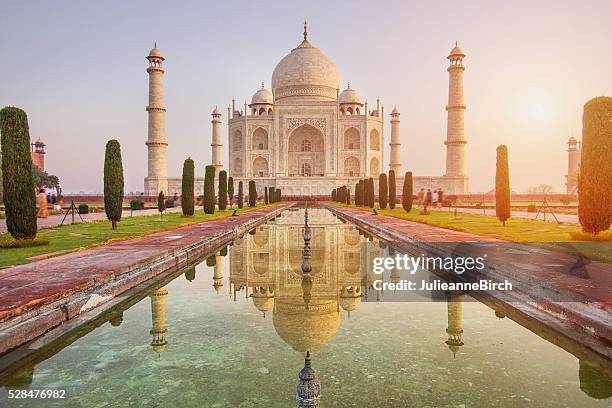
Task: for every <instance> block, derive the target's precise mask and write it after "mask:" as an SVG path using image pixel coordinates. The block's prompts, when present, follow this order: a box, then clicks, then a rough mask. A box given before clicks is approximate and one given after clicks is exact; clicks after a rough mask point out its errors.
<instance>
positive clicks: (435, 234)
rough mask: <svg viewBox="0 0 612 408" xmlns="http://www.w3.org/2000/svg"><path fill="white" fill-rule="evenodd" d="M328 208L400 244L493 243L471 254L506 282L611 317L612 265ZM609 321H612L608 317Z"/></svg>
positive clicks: (365, 212)
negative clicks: (576, 301)
mask: <svg viewBox="0 0 612 408" xmlns="http://www.w3.org/2000/svg"><path fill="white" fill-rule="evenodd" d="M324 206H329V207H332V206H333V207H334V210H335V211H337V212H340V213H344V214H347V215H349V216H351V217H354V218H355V219H357V220H360V221H362V222H364V223H366V224H370V225H372V226H373V227H374V228H375V229H379V230H380V231H381V232H384V231H387V232H389V231H390V232H392V233H394V234H397V235H396V238H398V239H395V240H396V241H399V238H401V239H402V240H404V239H405V240H406V242H408V241H410V240H414V241H420V242H425V243H433V244H436V243H437V244H438V245H442V244H445V243H447V244H452V243H456V244H459V243H470V242H471V243H479V244H487V243H489V245H482V246H481V247H480V248H478V245H475V246H474V248H471V249H473V250H474V251H479V250H480V251H482V253H486V254H487V256H488V258H487V261H486V262H485V264H486V265H488V266H494V267H495V268H496V270H497V271H500V272H501V273H503V274H504V275H507V277H508V278H514V279H516V280H519V281H521V282H524V283H526V284H531V285H534V286H536V285H539V286H540V287H543V288H546V289H548V290H554V291H556V292H558V293H559V295H558V299H556V300H557V301H568V302H569V301H571V299H570V296H571V295H572V294H575V295H576V297H577V298H581V299H586V301H588V302H593V303H596V304H598V305H599V307H600V308H601V309H602V310H606V311H608V312H610V313H612V264H610V263H606V262H599V261H592V260H581V259H580V258H578V257H577V256H574V255H569V254H565V253H561V252H555V251H551V250H545V249H540V248H536V247H532V246H528V245H523V244H512V243H509V242H507V241H501V240H498V239H494V238H490V237H483V236H478V235H474V234H468V233H465V232H459V231H452V230H448V229H443V228H439V227H434V226H431V225H427V224H421V223H417V222H412V221H407V220H402V219H399V218H395V217H388V216H383V215H374V214H373V213H372V212H370V211H364V210H360V209H356V208H347V207H341V206H336V205H332V204H324ZM391 240H393V238H392V239H391ZM491 244H493V245H491ZM494 244H500V245H494ZM449 247H450V245H449ZM502 271H503V272H502ZM564 293H565V294H566V295H564ZM610 322H612V316H610ZM611 326H612V324H611Z"/></svg>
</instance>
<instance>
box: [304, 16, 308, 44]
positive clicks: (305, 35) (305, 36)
mask: <svg viewBox="0 0 612 408" xmlns="http://www.w3.org/2000/svg"><path fill="white" fill-rule="evenodd" d="M307 27H308V22H307V21H306V19H304V41H306V40H308V29H307Z"/></svg>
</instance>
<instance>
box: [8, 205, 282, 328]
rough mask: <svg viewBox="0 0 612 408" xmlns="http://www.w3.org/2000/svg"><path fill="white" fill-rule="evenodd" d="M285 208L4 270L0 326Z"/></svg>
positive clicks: (161, 233)
mask: <svg viewBox="0 0 612 408" xmlns="http://www.w3.org/2000/svg"><path fill="white" fill-rule="evenodd" d="M288 206H289V205H287V204H285V205H282V206H271V207H266V208H261V209H257V210H253V211H249V212H246V213H244V214H241V215H240V216H238V217H228V218H225V219H221V220H217V221H207V222H203V223H200V224H195V225H191V226H187V227H183V228H177V229H173V230H169V231H164V232H158V233H154V234H150V235H147V236H144V237H141V238H135V239H130V240H126V241H120V242H117V243H114V244H110V245H105V246H100V247H94V248H89V249H87V250H84V251H80V252H72V253H70V254H67V255H63V256H59V257H56V258H50V259H45V260H42V261H37V262H32V263H29V264H26V265H19V266H16V267H13V268H7V269H2V270H0V323H1V322H3V321H5V320H7V319H9V318H11V317H14V316H17V315H20V314H22V313H25V312H28V311H31V310H33V309H37V308H39V307H41V306H43V305H47V304H49V303H52V302H54V301H57V300H61V299H65V298H67V297H69V296H70V295H72V294H74V293H77V292H79V291H85V290H90V289H93V288H94V287H97V286H100V285H102V284H103V283H105V282H109V281H111V280H113V279H116V278H117V276H119V275H121V274H124V273H126V272H129V271H132V270H134V269H135V268H138V267H140V266H142V265H146V264H149V263H150V262H152V261H154V260H157V259H160V258H162V257H164V256H166V255H169V254H172V253H175V251H177V250H181V249H183V248H187V247H190V246H192V245H195V244H197V243H199V242H202V241H205V240H207V239H211V238H214V237H215V236H219V235H222V234H224V233H227V232H231V231H233V230H236V229H237V228H238V227H239V226H242V225H245V224H250V223H253V222H256V221H258V220H260V219H261V218H263V217H265V216H267V215H268V214H270V213H272V212H274V211H277V210H278V209H279V208H286V207H288Z"/></svg>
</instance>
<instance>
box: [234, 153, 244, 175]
mask: <svg viewBox="0 0 612 408" xmlns="http://www.w3.org/2000/svg"><path fill="white" fill-rule="evenodd" d="M232 164H233V169H232V170H233V174H234V175H236V176H240V175H242V160H240V158H239V157H236V158H234V162H233V163H232Z"/></svg>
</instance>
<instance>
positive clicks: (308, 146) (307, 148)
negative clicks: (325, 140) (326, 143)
mask: <svg viewBox="0 0 612 408" xmlns="http://www.w3.org/2000/svg"><path fill="white" fill-rule="evenodd" d="M301 150H302V151H303V152H312V141H311V140H310V139H304V140H302V149H301Z"/></svg>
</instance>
